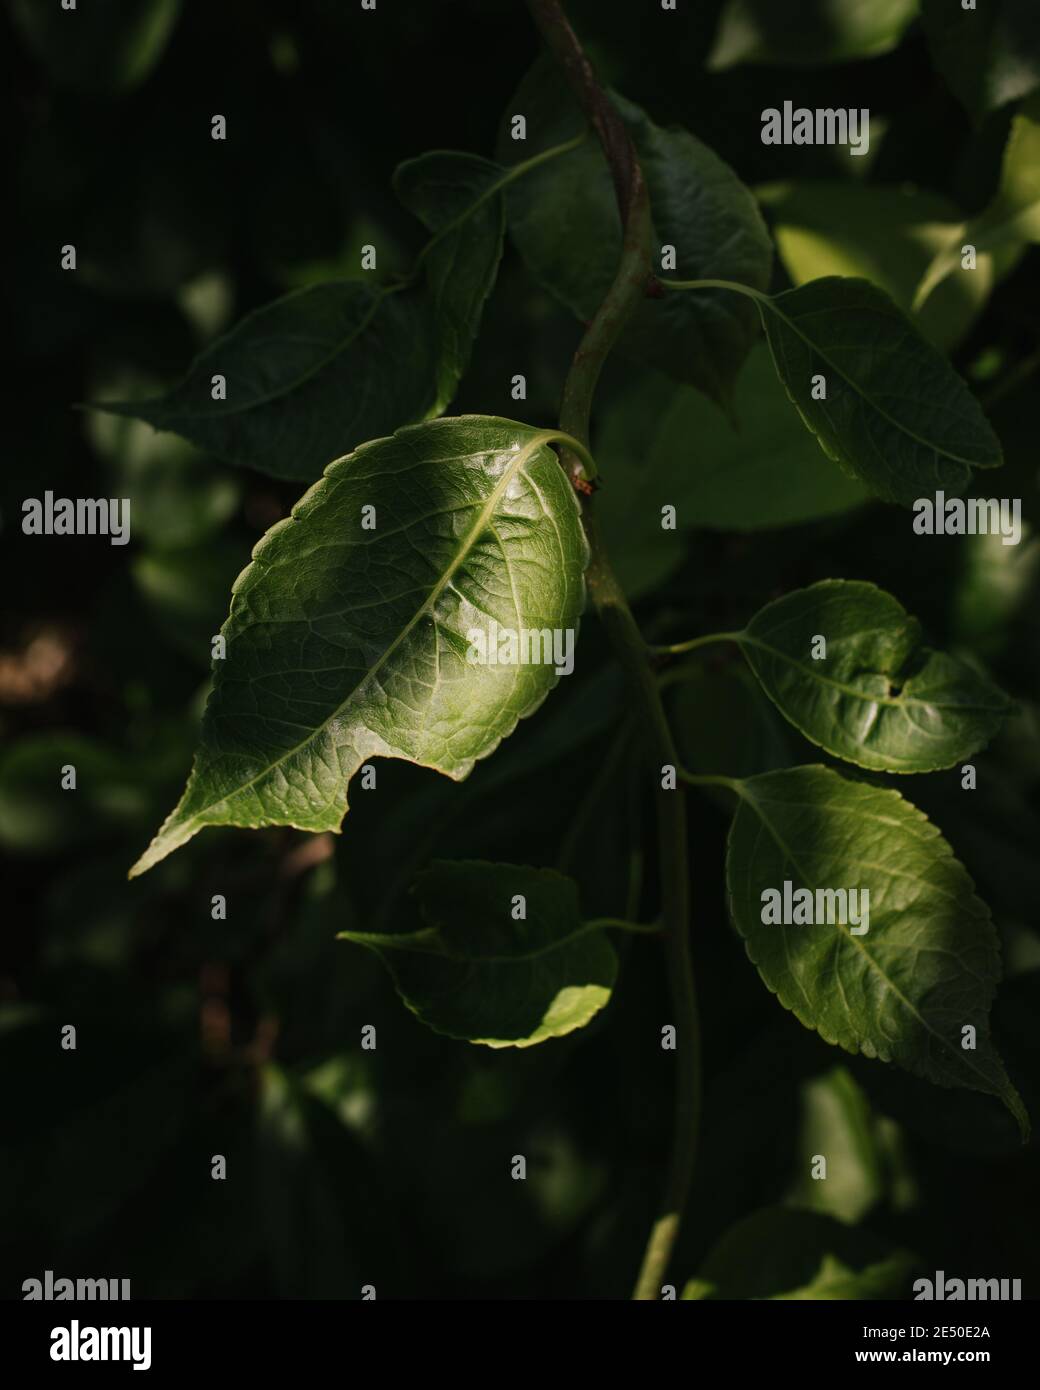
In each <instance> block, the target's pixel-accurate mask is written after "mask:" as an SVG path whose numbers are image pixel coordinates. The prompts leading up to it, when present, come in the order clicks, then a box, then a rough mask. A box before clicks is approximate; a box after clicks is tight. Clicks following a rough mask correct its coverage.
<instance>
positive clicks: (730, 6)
mask: <svg viewBox="0 0 1040 1390" xmlns="http://www.w3.org/2000/svg"><path fill="white" fill-rule="evenodd" d="M916 13H917V5H916V3H915V0H728V3H727V4H726V7H725V9H724V10H723V12H722V17H721V19H720V21H719V28H718V32H717V34H716V36H715V45H714V47H713V48H712V50H711V53H710V54H709V55H708V64H707V65H708V68H709V69H716V70H717V69H720V68H731V67H734V66H735V65H736V64H737V63H764V64H767V65H768V66H777V67H793V68H806V67H816V66H818V65H822V64H825V63H846V62H850V61H851V60H853V59H857V58H875V57H877V56H878V55H879V54H881V53H888V52H889V50H890V49H893V48H895V46H896V45H897V44H898V43H899V41H900V39H902V37H903V34H904V32H905V30H906V28H907V26H908V25H909V24H910V22H911V21H912V20H913V18H914V16H915V15H916Z"/></svg>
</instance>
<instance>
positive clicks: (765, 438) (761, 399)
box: [596, 343, 869, 598]
mask: <svg viewBox="0 0 1040 1390" xmlns="http://www.w3.org/2000/svg"><path fill="white" fill-rule="evenodd" d="M733 416H734V419H733V420H730V419H729V418H728V417H727V415H726V414H725V413H724V412H723V411H722V410H720V409H719V407H718V406H717V405H715V404H713V403H712V402H711V401H708V400H705V399H704V397H703V396H701V395H699V394H698V393H696V392H694V391H691V390H690V389H689V388H688V387H675V386H673V385H672V384H671V383H670V382H667V381H665V380H664V379H663V378H661V377H658V376H647V377H646V378H645V379H644V380H642V381H640V382H638V383H637V384H635V385H634V386H632V387H629V388H628V389H627V390H625V391H623V392H622V393H620V394H619V395H618V396H617V398H616V399H615V400H614V401H612V402H611V403H610V405H609V406H608V408H607V410H606V412H605V414H604V418H603V423H602V425H601V427H600V430H599V432H598V434H597V438H596V461H597V467H598V468H599V471H600V474H601V475H602V480H603V483H602V488H601V490H600V492H599V493H598V495H597V498H596V514H597V517H598V518H599V522H600V525H601V527H602V530H603V535H604V539H605V541H606V544H607V549H608V551H609V552H610V554H611V556H612V557H613V559H614V567H615V569H616V571H617V574H618V578H619V580H620V581H621V583H622V585H623V587H624V588H625V591H626V593H627V594H628V595H629V597H630V598H634V597H638V596H639V595H640V594H642V593H645V592H647V591H648V590H650V589H652V588H653V587H654V586H655V585H656V584H657V583H659V582H660V580H662V579H663V578H664V577H665V576H666V575H667V574H669V573H670V572H671V571H672V570H673V569H674V568H675V567H676V565H677V564H678V563H679V561H680V560H681V559H682V554H683V550H682V540H681V533H682V532H683V531H688V530H693V529H704V530H718V531H758V530H763V529H766V528H769V527H778V526H793V525H796V524H798V523H800V522H806V521H815V520H817V519H819V518H821V517H826V516H834V515H837V514H840V513H842V512H846V511H848V510H849V509H850V508H852V507H855V506H857V505H859V504H861V503H863V502H865V501H867V500H869V494H868V493H867V490H866V489H865V488H864V487H863V485H862V484H861V483H858V482H856V481H855V479H852V478H849V477H847V476H846V475H845V474H844V473H843V472H842V471H841V470H840V469H837V468H835V467H834V465H833V464H832V463H831V461H830V460H829V459H828V458H826V456H825V455H824V454H823V453H821V451H820V450H819V449H818V448H817V447H816V445H815V443H814V442H813V439H812V437H811V436H810V435H808V434H807V433H806V431H805V429H804V427H803V425H802V422H801V421H800V419H799V418H798V416H797V414H796V413H795V412H794V411H793V410H792V409H791V404H790V401H789V400H788V398H787V393H786V392H785V391H784V388H783V387H782V386H781V384H780V382H779V381H778V380H777V376H776V372H775V371H774V370H773V365H772V361H771V360H770V356H769V351H768V349H767V347H766V345H765V344H764V343H759V344H757V345H756V346H755V347H754V348H752V350H751V353H750V355H749V357H748V360H747V362H746V363H745V365H744V367H743V368H742V369H741V372H740V376H739V377H738V378H737V385H736V394H735V396H734V399H733ZM666 505H671V506H674V507H675V508H676V524H677V527H678V530H677V531H670V530H663V529H662V527H661V519H662V513H661V508H662V507H663V506H666Z"/></svg>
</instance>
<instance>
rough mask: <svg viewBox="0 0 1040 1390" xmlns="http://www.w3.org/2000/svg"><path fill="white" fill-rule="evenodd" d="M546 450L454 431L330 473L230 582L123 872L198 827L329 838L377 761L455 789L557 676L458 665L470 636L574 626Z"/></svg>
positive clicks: (478, 420)
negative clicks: (222, 642) (156, 796)
mask: <svg viewBox="0 0 1040 1390" xmlns="http://www.w3.org/2000/svg"><path fill="white" fill-rule="evenodd" d="M555 437H556V434H555V432H553V431H537V430H534V429H531V427H530V426H527V425H520V424H516V423H515V422H513V421H509V420H499V419H495V418H492V417H483V416H479V415H474V416H461V417H458V418H455V419H449V420H439V421H434V422H432V423H428V424H425V425H417V426H414V427H412V428H411V429H408V430H402V431H399V432H398V433H397V434H396V435H394V437H393V438H392V439H380V440H375V441H374V442H373V443H371V444H367V445H365V446H364V447H363V448H361V449H359V450H358V451H357V452H356V453H355V454H352V455H350V456H348V457H347V458H344V459H339V460H338V461H337V462H336V463H335V464H334V465H333V466H332V467H331V468H330V469H328V470H327V472H326V473H325V476H324V477H323V478H322V479H321V481H320V482H318V483H316V484H315V485H314V486H313V487H312V488H311V489H310V491H309V492H308V493H307V494H306V495H305V496H304V497H303V499H302V500H301V501H300V502H298V503H297V504H296V506H295V507H294V508H293V512H292V515H291V517H289V518H287V519H285V520H284V521H280V522H279V523H278V524H277V525H276V526H275V527H274V528H273V529H272V530H271V531H269V532H268V533H267V535H266V536H265V537H264V538H263V540H261V541H260V543H259V544H258V546H257V547H256V549H255V550H254V552H253V556H254V558H253V563H252V564H251V565H250V566H249V568H248V569H247V570H245V571H244V572H243V574H242V575H240V577H239V579H238V581H237V583H236V586H235V592H234V595H233V599H232V607H231V615H230V617H229V618H228V620H227V622H226V623H225V625H224V628H223V634H224V636H225V637H226V639H227V659H226V660H223V661H219V662H217V663H216V667H215V674H214V686H213V694H212V695H211V697H210V700H209V704H208V705H207V708H206V717H205V719H204V721H203V727H202V733H201V741H200V746H199V752H198V755H197V757H196V760H195V765H194V768H193V769H192V774H191V778H190V780H189V782H188V787H187V789H186V791H185V793H184V796H183V797H182V799H181V801H180V803H179V805H178V806H177V808H176V809H175V810H174V811H173V813H172V814H171V815H170V816H169V817H168V818H167V820H166V821H165V823H164V824H163V826H162V827H161V829H160V831H159V833H158V835H157V836H156V838H155V839H154V840H153V841H152V844H151V845H150V846H149V848H148V849H147V850H146V851H145V853H144V854H143V855H142V856H141V858H140V859H139V860H138V862H137V864H136V865H135V866H134V868H133V870H132V871H131V872H132V874H139V873H143V872H144V871H145V870H146V869H149V868H151V867H152V865H153V864H156V863H157V862H158V861H159V860H160V859H163V858H164V857H165V856H166V855H167V854H169V853H171V851H173V850H174V849H176V848H178V846H180V845H182V844H184V843H186V841H188V840H190V839H191V838H192V836H193V835H195V834H197V833H198V831H199V830H201V829H203V827H204V826H207V825H243V826H250V827H253V828H256V827H259V826H262V825H294V826H296V827H297V828H298V829H300V830H315V831H317V830H338V829H339V827H340V823H341V821H342V819H343V817H344V815H345V814H346V811H347V788H348V784H349V782H350V779H351V777H352V776H353V774H354V773H355V772H356V771H357V770H358V768H359V767H361V766H362V764H363V763H364V762H365V761H366V759H368V758H371V757H384V758H385V757H399V758H404V759H406V760H407V761H409V762H414V763H418V764H419V765H420V766H423V767H432V768H435V769H436V770H438V771H440V772H443V773H444V774H445V775H446V776H448V777H452V778H454V779H455V780H456V781H459V780H461V779H462V778H463V777H465V776H466V775H467V774H468V773H469V772H470V771H471V770H472V767H473V764H474V763H475V761H476V760H477V759H478V758H483V757H487V756H488V755H489V754H490V753H492V752H494V750H495V748H497V747H498V745H499V743H500V742H501V741H502V739H503V738H506V737H508V735H509V734H511V733H512V732H513V730H514V729H515V728H516V725H517V722H518V721H519V720H520V719H521V718H523V717H524V716H526V715H528V714H530V713H532V712H533V711H534V710H535V709H536V708H537V707H538V705H539V704H541V702H542V700H543V699H544V698H545V696H546V695H547V694H548V693H549V691H550V690H551V689H552V688H553V686H555V685H556V683H557V681H558V680H559V676H558V674H557V672H556V669H555V667H554V666H552V665H545V664H542V663H537V664H535V663H529V664H519V663H511V664H497V665H490V664H483V665H482V664H477V663H475V662H473V661H471V660H469V659H468V653H469V652H470V650H472V649H473V648H472V646H471V638H470V636H469V634H470V633H471V632H476V631H479V632H481V633H482V634H483V635H484V637H485V639H486V638H487V635H488V633H489V632H492V645H493V646H495V647H496V655H497V642H496V639H495V637H494V635H493V630H492V629H491V628H490V624H491V623H496V624H497V623H500V624H501V626H502V628H505V629H507V630H510V631H519V630H520V629H529V630H538V631H541V630H542V629H543V628H547V629H550V630H556V631H570V632H572V633H573V632H574V631H575V630H576V628H577V625H578V620H579V616H580V613H581V609H582V606H583V604H584V597H585V583H584V577H583V571H584V568H585V565H586V562H587V554H588V551H587V545H586V542H585V537H584V533H583V531H582V529H581V522H580V519H579V516H578V507H577V504H576V502H575V494H574V490H573V488H572V487H571V484H570V482H569V480H568V479H567V477H566V476H565V474H564V471H563V469H562V468H561V467H560V464H559V460H558V459H557V457H556V455H555V454H554V453H553V451H552V449H551V448H549V442H550V441H551V440H552V439H553V438H555ZM366 506H371V507H375V508H376V512H375V517H376V520H377V522H378V521H380V520H382V523H383V528H382V530H379V529H376V530H371V531H370V530H366V529H362V521H363V513H362V509H363V508H364V507H366ZM387 518H389V519H390V522H391V524H390V526H387V525H386V521H387ZM315 557H319V558H317V559H316V558H315ZM514 624H515V628H514Z"/></svg>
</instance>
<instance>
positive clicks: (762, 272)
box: [498, 62, 772, 403]
mask: <svg viewBox="0 0 1040 1390" xmlns="http://www.w3.org/2000/svg"><path fill="white" fill-rule="evenodd" d="M612 100H613V101H614V103H615V105H616V106H617V109H618V111H619V112H620V114H621V116H622V117H623V119H624V121H625V123H626V125H627V126H628V128H629V131H630V132H631V135H632V138H633V140H634V142H635V146H636V149H637V151H638V154H639V159H640V163H641V165H642V168H643V173H644V175H645V177H646V183H647V188H648V190H649V194H650V206H651V211H652V215H653V222H654V246H655V251H654V257H653V264H654V266H655V268H656V269H658V270H661V248H662V247H663V246H666V245H670V246H673V247H674V248H675V254H676V263H675V268H674V269H672V270H669V271H667V272H665V273H667V274H669V275H675V276H677V277H684V278H688V277H696V278H706V277H714V278H730V279H734V280H739V281H741V282H742V283H743V284H747V285H751V286H752V287H753V288H758V289H765V288H766V286H767V284H768V282H769V274H770V266H771V262H772V245H771V243H770V240H769V236H768V234H767V232H766V229H765V224H764V223H763V221H762V216H761V213H760V212H759V210H758V207H757V205H756V203H755V200H754V198H753V197H752V196H751V193H750V192H749V190H748V189H747V188H745V186H744V185H743V184H742V183H741V182H740V180H739V179H738V178H737V176H736V174H734V172H733V170H732V169H730V167H729V166H728V165H727V164H724V163H723V161H722V160H721V159H719V157H718V156H717V155H716V154H714V153H713V151H711V150H710V149H708V147H707V146H706V145H703V144H701V142H700V141H699V140H697V139H695V138H694V136H692V135H690V134H688V133H687V132H686V131H683V130H664V129H662V128H660V127H659V126H656V125H654V124H653V122H652V121H651V120H650V119H649V117H648V116H647V115H646V113H645V112H644V111H643V110H642V109H641V108H640V107H638V106H636V105H635V104H634V103H633V102H630V101H626V100H625V99H624V98H623V97H621V96H619V95H617V94H616V93H613V94H612ZM514 113H518V114H522V115H524V116H525V118H526V121H527V140H526V141H525V142H520V141H513V140H512V139H511V138H510V120H511V117H512V115H513V114H514ZM582 124H583V121H582V116H581V113H580V112H579V111H578V109H577V107H576V106H574V105H573V104H572V102H571V99H570V97H569V96H568V93H567V88H566V84H565V83H562V82H561V81H560V79H559V74H558V73H557V72H556V70H555V69H554V67H553V65H552V64H550V63H547V62H541V63H538V64H536V65H535V67H534V68H532V70H531V72H530V73H528V75H527V77H526V78H525V79H524V81H523V82H522V84H521V86H520V89H519V91H517V93H516V94H515V95H514V97H513V99H512V102H511V104H510V106H509V108H508V110H507V112H506V121H505V124H504V127H503V131H502V134H501V136H500V139H499V143H498V156H499V159H500V160H501V161H502V162H503V163H509V162H515V161H516V160H517V159H518V158H520V157H523V158H525V159H526V158H528V151H529V150H530V149H531V147H532V146H533V148H534V150H535V151H537V150H540V149H543V148H546V147H548V146H552V145H555V144H557V143H559V142H560V141H563V140H566V139H568V138H570V137H572V136H574V135H575V134H576V133H577V132H578V131H580V130H581V128H582ZM506 213H507V217H508V221H509V230H510V235H511V236H512V238H513V240H514V242H515V243H516V246H517V248H518V249H519V251H520V254H521V255H522V256H523V258H524V261H525V262H526V264H527V267H528V269H529V270H530V272H531V274H532V275H533V276H534V278H535V279H536V280H537V281H538V283H539V284H541V285H543V286H544V287H545V288H546V289H548V290H549V291H550V292H551V293H552V294H554V295H555V296H556V298H558V299H559V300H561V301H562V302H563V303H564V304H565V305H566V306H567V307H568V308H569V309H570V310H571V311H572V312H573V313H575V314H576V315H577V316H578V317H579V318H580V319H583V320H586V321H587V320H589V319H591V318H592V316H593V315H594V314H595V312H596V310H597V309H598V308H599V306H600V304H601V303H602V301H603V299H604V297H605V295H606V292H607V290H608V289H609V288H610V285H611V283H612V281H613V279H614V275H615V274H616V272H617V266H618V260H619V257H620V254H621V223H620V218H619V215H618V210H617V203H616V197H615V192H614V183H613V179H612V177H611V174H610V170H609V168H608V166H607V163H606V160H605V159H604V157H603V154H602V152H601V151H600V149H599V146H598V144H597V143H596V142H595V141H586V142H585V143H584V144H582V145H580V146H579V147H578V148H577V149H576V150H574V151H573V152H572V153H570V154H567V155H565V156H563V157H562V158H560V159H556V160H553V161H552V162H551V163H550V164H547V165H545V166H543V167H542V168H540V169H537V170H535V171H533V172H532V173H531V174H529V175H528V176H527V177H526V178H524V179H523V181H522V182H519V183H517V184H516V185H514V186H513V187H512V188H511V189H510V191H509V193H508V194H507V197H506ZM749 307H750V306H749V305H747V304H745V303H742V302H740V301H738V300H737V299H736V297H735V296H733V295H726V294H725V293H720V292H719V291H716V290H706V291H702V292H700V293H698V294H697V295H681V296H667V297H666V298H663V299H648V300H646V301H645V303H643V304H642V305H640V307H639V308H638V309H637V311H636V313H635V315H634V316H633V318H632V319H631V321H630V322H629V324H628V326H627V327H626V329H625V330H624V333H623V334H622V337H621V340H620V346H621V348H622V349H623V350H624V351H625V352H627V353H629V354H630V355H632V356H634V357H636V358H638V359H639V360H641V361H644V362H647V363H649V364H650V365H651V366H654V367H657V368H658V369H659V370H660V371H663V372H666V373H667V374H668V375H669V376H671V377H674V378H675V379H676V380H678V381H683V382H688V383H689V384H691V385H693V386H696V387H698V388H699V389H700V390H702V391H704V392H705V393H706V394H707V395H709V396H711V397H712V398H713V399H716V400H719V401H721V402H723V403H726V402H728V400H729V397H730V393H731V390H732V384H733V379H734V377H735V376H736V373H737V371H738V370H739V368H740V364H741V363H742V362H743V360H744V357H745V355H746V353H747V351H748V348H749V347H750V346H751V343H752V341H753V339H754V338H755V336H756V327H757V326H756V324H755V319H754V315H753V314H752V313H750V312H749Z"/></svg>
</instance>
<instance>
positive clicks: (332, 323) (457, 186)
mask: <svg viewBox="0 0 1040 1390" xmlns="http://www.w3.org/2000/svg"><path fill="white" fill-rule="evenodd" d="M503 177H504V175H503V173H502V170H501V169H499V168H498V167H497V166H496V165H494V164H491V163H489V162H488V161H487V160H483V159H478V158H477V157H476V156H475V155H467V154H449V153H438V154H434V155H426V156H423V157H422V158H421V159H417V160H411V161H409V162H408V163H407V164H405V165H403V166H402V168H401V170H400V171H399V189H400V191H401V195H402V198H403V199H404V200H405V201H406V202H407V204H408V206H409V207H411V208H412V209H413V210H414V211H416V213H417V214H418V215H419V216H421V217H422V218H423V220H424V221H426V223H427V225H428V226H429V227H431V228H432V229H434V230H436V231H438V232H443V233H444V235H443V237H442V239H440V240H438V241H437V242H436V243H435V244H432V245H431V246H430V247H429V249H428V250H427V252H426V253H425V255H424V261H425V271H426V285H425V286H415V287H409V286H407V285H403V284H402V285H396V286H395V285H391V286H385V285H378V284H368V283H365V282H362V281H359V280H341V281H336V282H331V283H328V284H322V285H312V286H309V287H308V288H306V289H302V290H296V291H294V292H293V293H291V294H287V295H285V296H283V298H281V299H277V300H275V301H274V302H273V303H271V304H267V305H265V306H264V307H263V308H261V309H257V310H256V311H255V312H254V313H252V314H249V315H247V316H246V318H244V319H243V320H242V321H241V322H240V323H239V324H237V325H236V326H235V327H234V328H233V329H232V330H231V331H230V332H229V333H228V334H226V335H225V336H224V337H223V338H220V339H219V340H218V341H217V342H216V343H214V344H212V345H211V346H210V347H208V348H206V350H205V351H204V352H203V353H202V354H201V355H200V356H199V357H198V358H197V359H196V360H195V362H194V363H193V364H192V366H191V368H190V369H189V372H188V375H187V376H186V377H185V379H184V381H182V382H181V383H180V385H178V386H176V387H174V388H173V390H172V391H170V392H168V393H167V394H166V395H165V396H162V397H160V398H158V399H157V400H153V401H135V402H105V403H103V404H100V405H99V406H98V408H99V409H103V410H107V411H110V412H113V413H115V414H119V415H131V416H135V417H136V418H138V419H142V420H147V421H148V423H149V424H151V425H154V426H155V428H156V429H160V430H173V431H174V432H175V433H177V434H181V435H183V436H184V437H185V438H186V439H190V440H191V442H192V443H193V444H197V445H198V446H199V447H200V448H203V449H208V450H210V451H211V452H212V453H215V454H217V455H219V456H220V457H221V458H225V459H227V460H229V461H230V462H232V463H237V464H242V465H244V466H246V467H250V468H257V469H259V470H261V471H262V472H265V473H270V474H272V475H273V476H274V477H276V478H292V479H299V480H305V481H310V480H312V479H314V478H316V477H317V476H318V475H319V474H320V473H321V471H322V469H323V468H325V466H326V465H327V464H328V463H329V461H330V460H331V459H334V458H337V457H338V456H340V455H342V454H344V453H346V452H347V451H349V450H350V449H353V448H355V447H356V446H357V445H359V444H361V443H364V442H365V441H366V440H369V439H373V438H376V437H378V436H381V435H385V434H389V433H391V432H392V431H393V430H395V429H397V428H398V427H399V426H401V425H406V424H411V423H413V422H415V421H419V420H423V419H425V418H428V417H429V416H432V415H437V414H439V413H440V412H441V411H442V410H443V409H444V407H445V405H446V404H447V402H448V400H450V398H451V396H452V394H453V393H454V389H455V386H456V385H457V384H458V380H459V377H460V376H461V374H462V372H463V371H464V369H465V366H466V363H467V362H468V360H469V350H470V345H471V343H472V339H473V337H474V335H475V333H476V330H477V327H478V324H479V321H480V314H481V310H482V308H483V304H484V300H485V299H486V298H487V295H488V294H489V293H490V291H491V287H492V285H493V284H494V279H495V275H496V273H497V269H498V261H499V258H500V255H501V250H502V227H503V221H502V210H501V205H500V201H499V199H498V198H497V196H494V192H493V190H494V189H495V188H496V187H497V185H498V183H499V182H500V181H501V180H502V178H503ZM456 222H457V223H458V225H457V226H454V225H453V224H455V223H456ZM214 376H222V377H224V378H225V380H226V399H223V400H214V399H213V394H212V393H213V386H212V378H213V377H214Z"/></svg>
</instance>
